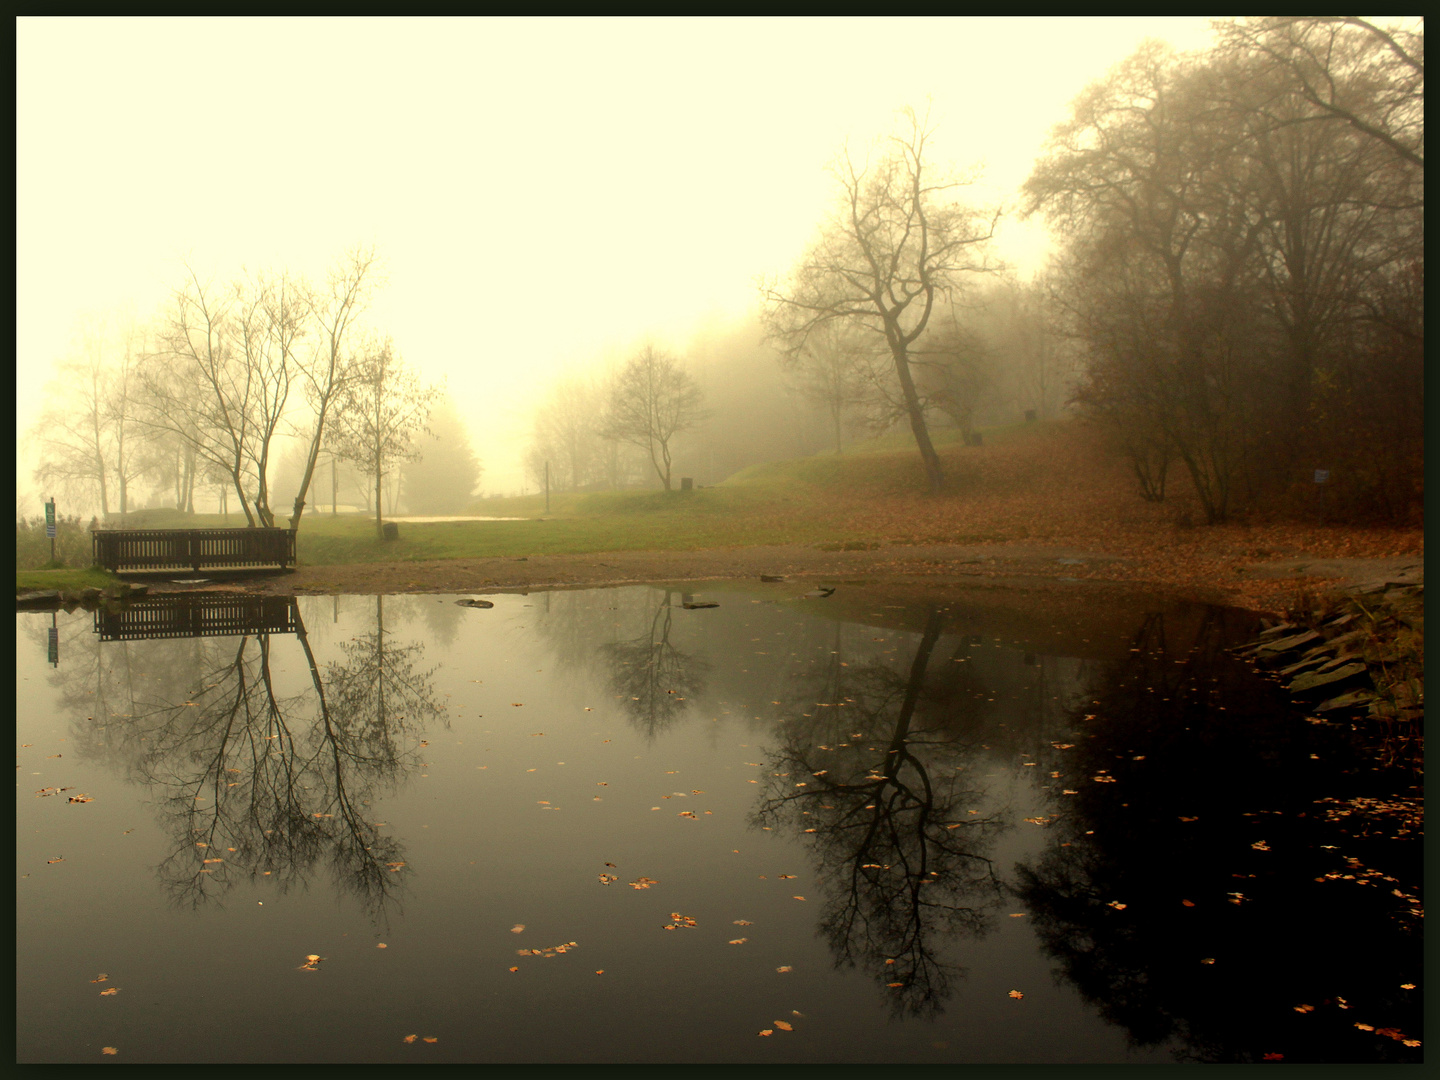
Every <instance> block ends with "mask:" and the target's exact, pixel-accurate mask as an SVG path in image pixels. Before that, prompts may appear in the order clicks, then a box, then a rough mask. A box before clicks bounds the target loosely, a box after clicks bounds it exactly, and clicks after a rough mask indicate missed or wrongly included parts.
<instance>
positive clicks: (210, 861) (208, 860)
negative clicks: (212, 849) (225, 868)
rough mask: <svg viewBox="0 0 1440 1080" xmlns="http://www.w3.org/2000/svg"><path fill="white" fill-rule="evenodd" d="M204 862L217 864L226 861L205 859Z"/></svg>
mask: <svg viewBox="0 0 1440 1080" xmlns="http://www.w3.org/2000/svg"><path fill="white" fill-rule="evenodd" d="M203 861H204V862H207V863H217V862H224V861H225V860H224V859H205V860H203Z"/></svg>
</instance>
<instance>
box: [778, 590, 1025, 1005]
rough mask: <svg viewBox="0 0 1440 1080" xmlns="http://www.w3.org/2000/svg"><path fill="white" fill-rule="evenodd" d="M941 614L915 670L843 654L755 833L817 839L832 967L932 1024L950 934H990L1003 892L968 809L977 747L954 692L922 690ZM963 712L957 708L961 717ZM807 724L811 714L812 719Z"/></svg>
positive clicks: (948, 968) (786, 758)
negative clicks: (966, 766)
mask: <svg viewBox="0 0 1440 1080" xmlns="http://www.w3.org/2000/svg"><path fill="white" fill-rule="evenodd" d="M942 622H943V614H942V612H941V611H940V610H939V609H937V608H933V607H932V608H931V609H930V611H929V613H928V616H927V619H926V623H925V629H924V632H923V633H922V634H921V636H920V640H919V643H918V645H917V647H916V650H915V655H914V658H913V660H912V662H911V664H910V669H909V671H908V673H903V674H902V673H901V672H898V671H896V670H895V669H893V668H891V667H889V666H887V665H885V664H883V663H878V662H877V663H871V664H866V665H863V666H861V665H856V666H853V667H851V666H847V665H846V664H845V663H844V661H842V660H841V658H840V656H841V653H840V637H839V627H838V624H837V637H836V641H835V645H836V648H835V650H834V651H833V653H832V658H831V660H830V661H829V662H828V664H827V665H826V668H825V669H824V671H822V672H821V673H820V679H819V682H818V685H819V686H820V687H822V688H823V693H824V695H825V696H824V697H818V698H817V697H808V698H805V699H803V701H804V703H803V704H798V705H797V706H796V707H795V715H794V717H793V718H792V719H791V720H788V721H786V724H785V739H784V742H783V744H782V745H781V747H780V748H779V749H778V750H777V751H775V752H774V753H772V755H771V758H770V762H769V764H770V766H771V768H770V772H771V777H770V781H769V785H768V788H767V790H766V792H765V793H764V795H763V797H762V801H761V805H760V808H759V810H758V811H757V812H756V814H755V817H754V823H755V824H756V825H759V826H764V827H771V828H774V827H779V826H785V827H789V828H793V829H795V830H797V831H799V832H802V833H803V834H805V835H809V836H811V838H812V839H811V849H812V851H813V853H814V856H815V860H816V862H817V872H818V876H819V878H820V880H821V881H822V883H823V887H824V888H825V889H826V893H827V899H826V903H825V907H824V911H823V914H822V916H821V920H820V926H821V930H822V932H823V933H824V935H825V937H826V938H827V939H828V941H829V943H830V948H831V951H832V953H833V955H834V958H835V963H836V966H837V967H853V966H856V965H857V964H858V965H861V966H863V967H864V968H865V969H867V970H869V971H871V972H873V973H874V976H875V978H876V980H877V981H878V982H879V983H880V984H881V985H882V986H883V987H884V988H885V990H886V992H887V994H888V995H889V1000H890V1003H891V1007H892V1008H893V1010H894V1011H895V1013H896V1014H911V1015H923V1014H932V1015H933V1014H937V1013H939V1012H940V1011H942V1010H943V1008H944V1002H945V1000H946V999H947V998H948V996H949V994H950V982H951V978H952V976H954V975H955V974H963V969H961V968H960V967H959V966H958V965H955V964H953V963H949V962H946V961H945V960H943V959H942V958H941V947H942V945H943V944H945V942H944V938H945V937H946V936H948V935H960V934H963V935H967V936H971V937H978V936H980V935H982V934H983V933H985V932H986V931H987V930H988V929H989V928H990V926H991V922H992V918H993V914H994V910H995V908H996V907H997V905H998V904H999V902H1000V899H1001V888H1000V882H999V879H998V877H997V875H996V872H995V867H994V866H993V864H992V862H991V860H990V859H989V858H988V857H987V856H986V854H985V852H986V851H987V849H988V848H989V846H990V844H991V843H993V840H994V837H995V836H996V835H997V833H998V831H999V830H1000V829H1001V828H1002V826H1001V824H1000V823H999V821H997V820H996V819H994V818H992V817H987V816H984V815H981V814H979V813H976V812H974V810H975V806H976V804H977V801H978V794H977V793H976V792H975V791H974V790H973V789H971V788H969V787H968V786H967V785H966V784H965V783H964V781H963V780H962V779H961V777H960V775H959V770H958V768H957V766H959V765H960V764H961V763H962V762H963V761H965V760H967V759H968V758H970V757H971V755H972V752H973V750H974V749H975V744H976V742H977V740H976V739H975V738H969V737H967V736H966V735H965V734H964V732H963V728H962V727H961V725H960V724H957V721H963V719H964V718H963V717H962V716H960V715H958V714H957V713H956V712H955V711H953V705H954V703H953V702H952V701H950V700H949V696H948V695H944V694H937V693H936V692H935V687H934V685H933V681H932V686H931V687H927V685H926V675H927V668H928V667H929V664H930V660H931V654H932V653H933V652H934V650H935V646H936V644H937V642H938V641H939V639H940V634H941V629H942ZM962 707H963V706H962ZM807 713H808V714H809V715H808V716H807Z"/></svg>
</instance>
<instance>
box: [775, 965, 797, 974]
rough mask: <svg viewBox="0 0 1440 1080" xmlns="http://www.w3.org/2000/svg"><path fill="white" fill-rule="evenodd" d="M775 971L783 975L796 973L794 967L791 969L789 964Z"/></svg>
mask: <svg viewBox="0 0 1440 1080" xmlns="http://www.w3.org/2000/svg"><path fill="white" fill-rule="evenodd" d="M775 970H776V971H778V972H780V973H781V974H782V975H783V974H784V973H785V972H787V971H794V970H795V969H794V968H793V967H791V966H790V965H789V964H781V965H780V966H779V967H778V968H776V969H775Z"/></svg>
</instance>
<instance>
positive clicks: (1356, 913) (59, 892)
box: [16, 583, 1423, 1063]
mask: <svg viewBox="0 0 1440 1080" xmlns="http://www.w3.org/2000/svg"><path fill="white" fill-rule="evenodd" d="M686 588H689V589H691V590H692V592H689V593H682V592H680V591H678V590H676V589H667V588H663V587H627V588H614V589H589V590H575V591H555V592H543V593H539V592H537V593H531V594H529V595H519V594H495V595H491V596H489V597H488V599H489V601H490V602H491V603H492V604H493V607H490V608H488V609H477V608H473V607H465V606H461V604H459V603H457V601H458V600H460V599H462V598H460V597H454V596H441V597H437V596H386V597H375V596H368V597H367V596H343V597H333V598H332V597H324V598H321V597H302V598H300V599H299V600H298V601H296V600H291V599H278V600H277V599H273V598H268V599H262V598H243V597H234V596H230V597H226V596H223V595H222V596H215V595H214V594H209V595H207V596H206V597H194V596H192V597H190V598H179V599H172V600H162V599H160V598H155V599H152V600H151V601H148V602H145V603H140V604H135V605H132V607H131V608H130V609H128V611H127V612H126V613H124V614H123V615H121V616H115V615H109V616H107V615H105V614H104V613H103V612H102V613H87V612H85V611H76V612H74V613H70V614H66V613H63V612H62V613H59V614H56V615H52V614H50V613H44V614H34V613H20V614H17V616H16V626H17V633H16V642H17V652H16V675H17V679H16V713H17V744H18V749H17V758H16V761H17V770H16V788H17V792H16V817H17V845H16V849H17V860H16V861H17V871H16V874H17V893H16V895H17V901H16V902H17V927H16V929H17V965H18V966H17V983H16V985H17V1028H16V1030H17V1040H18V1048H17V1060H19V1061H21V1062H60V1061H78V1062H89V1061H101V1060H108V1059H109V1058H108V1056H107V1055H111V1054H113V1056H114V1060H116V1061H120V1062H124V1061H130V1062H211V1061H213V1062H405V1063H411V1062H442V1061H443V1062H516V1063H523V1062H567V1063H616V1062H637V1063H641V1062H682V1063H701V1062H726V1063H765V1062H786V1063H797V1062H840V1063H843V1062H855V1063H865V1062H876V1063H887V1062H894V1063H909V1062H915V1063H946V1062H948V1063H1007V1062H1039V1063H1083V1062H1090V1063H1149V1062H1174V1061H1198V1062H1248V1061H1263V1060H1283V1061H1285V1062H1291V1063H1293V1062H1299V1061H1305V1062H1311V1061H1322V1062H1372V1061H1373V1062H1407V1061H1409V1062H1418V1061H1420V1060H1422V1058H1421V1054H1422V1052H1423V1048H1421V1047H1420V1046H1419V1038H1420V1035H1419V1032H1420V1030H1421V998H1420V995H1421V993H1422V992H1423V986H1422V985H1421V978H1420V975H1421V966H1422V949H1421V944H1422V933H1421V929H1420V923H1421V918H1422V912H1421V908H1420V891H1419V882H1420V873H1421V859H1420V850H1419V848H1420V844H1421V830H1422V826H1421V823H1420V809H1419V807H1420V800H1419V792H1418V788H1414V787H1412V786H1410V785H1411V779H1412V778H1410V777H1407V776H1397V775H1393V774H1391V773H1388V772H1386V771H1385V770H1383V769H1381V768H1380V767H1378V766H1377V765H1375V764H1373V763H1372V758H1371V757H1370V756H1367V754H1366V753H1365V748H1364V747H1363V746H1362V745H1361V744H1360V742H1359V736H1358V735H1357V734H1356V733H1355V732H1353V731H1352V730H1351V728H1350V726H1349V725H1348V724H1341V723H1322V722H1319V721H1318V720H1316V719H1315V718H1313V717H1307V716H1306V714H1305V713H1304V712H1303V711H1302V710H1298V709H1296V708H1295V707H1294V706H1293V705H1292V704H1291V703H1290V702H1289V701H1288V699H1286V698H1285V697H1284V695H1283V694H1282V693H1281V692H1280V689H1279V687H1278V686H1277V685H1276V684H1275V683H1274V682H1271V681H1267V680H1266V679H1264V678H1262V677H1261V676H1260V675H1258V674H1257V673H1255V672H1254V671H1252V670H1251V669H1250V668H1249V667H1247V666H1246V665H1245V664H1243V663H1241V662H1239V661H1237V660H1236V659H1235V658H1234V657H1233V655H1232V654H1231V653H1229V652H1227V648H1229V647H1231V646H1233V645H1235V644H1237V643H1239V642H1241V641H1243V640H1245V639H1246V637H1247V635H1250V634H1252V633H1253V632H1254V631H1255V630H1256V624H1255V621H1254V618H1253V616H1250V615H1248V614H1247V613H1244V612H1239V611H1235V610H1231V609H1224V608H1217V607H1209V606H1204V605H1198V604H1182V603H1176V602H1162V601H1145V600H1140V599H1119V598H1116V599H1107V598H1104V597H1102V596H1099V595H1098V594H1086V593H1083V592H1076V593H1075V594H1073V595H1068V594H1062V595H1049V596H1044V597H1040V596H1036V595H1032V594H1027V593H1024V592H1021V591H1018V590H1012V591H1006V590H1003V589H990V590H975V591H974V592H972V593H965V594H957V595H952V596H948V597H947V598H946V599H944V600H943V601H940V600H936V601H933V602H928V603H917V602H915V601H914V600H913V599H896V598H895V597H892V596H887V595H885V594H882V593H878V592H873V591H870V590H867V589H866V588H864V587H861V586H859V585H854V586H847V585H844V584H841V585H838V586H837V587H836V588H835V590H834V592H833V593H832V594H829V595H825V594H823V590H815V591H810V592H807V591H806V590H805V587H804V586H796V585H792V584H789V583H781V584H775V585H750V586H740V585H735V584H730V585H722V584H713V585H706V586H701V585H689V586H686ZM686 604H693V605H696V606H691V607H687V606H685V605H686ZM706 604H713V605H717V606H713V607H711V606H700V605H706Z"/></svg>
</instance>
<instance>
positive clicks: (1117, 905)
mask: <svg viewBox="0 0 1440 1080" xmlns="http://www.w3.org/2000/svg"><path fill="white" fill-rule="evenodd" d="M1106 906H1107V907H1113V908H1114V909H1115V910H1116V911H1124V910H1125V909H1126V908H1127V907H1128V906H1129V905H1128V904H1122V903H1121V902H1120V901H1119V900H1111V901H1110V903H1109V904H1107V905H1106Z"/></svg>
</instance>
